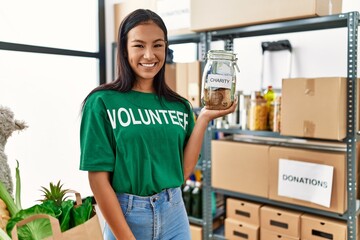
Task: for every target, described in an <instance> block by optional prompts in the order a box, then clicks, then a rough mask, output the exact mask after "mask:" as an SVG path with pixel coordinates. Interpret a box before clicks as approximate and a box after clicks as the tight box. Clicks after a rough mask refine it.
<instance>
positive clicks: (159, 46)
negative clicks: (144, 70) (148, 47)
mask: <svg viewBox="0 0 360 240" xmlns="http://www.w3.org/2000/svg"><path fill="white" fill-rule="evenodd" d="M163 46H164V45H163V44H161V43H159V44H155V46H154V47H156V48H161V47H163Z"/></svg>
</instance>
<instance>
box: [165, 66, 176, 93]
mask: <svg viewBox="0 0 360 240" xmlns="http://www.w3.org/2000/svg"><path fill="white" fill-rule="evenodd" d="M165 82H166V84H167V85H168V86H169V87H170V88H171V90H173V91H175V92H176V64H166V65H165Z"/></svg>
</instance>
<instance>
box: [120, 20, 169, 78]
mask: <svg viewBox="0 0 360 240" xmlns="http://www.w3.org/2000/svg"><path fill="white" fill-rule="evenodd" d="M165 50H166V42H165V37H164V32H163V31H162V30H161V28H159V27H158V26H157V25H156V24H155V23H153V22H152V21H150V22H145V23H142V24H140V25H137V26H136V27H134V28H133V29H131V30H130V31H129V32H128V34H127V58H128V61H129V64H130V66H131V68H132V69H133V71H134V73H135V76H136V82H137V83H140V82H142V81H146V80H149V81H152V80H153V79H154V77H155V75H156V74H157V73H158V72H159V71H160V69H161V68H162V67H163V65H164V63H165V57H166V56H165Z"/></svg>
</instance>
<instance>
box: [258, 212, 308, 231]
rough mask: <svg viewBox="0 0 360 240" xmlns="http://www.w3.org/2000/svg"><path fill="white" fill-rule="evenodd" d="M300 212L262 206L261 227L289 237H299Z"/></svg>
mask: <svg viewBox="0 0 360 240" xmlns="http://www.w3.org/2000/svg"><path fill="white" fill-rule="evenodd" d="M301 214H302V213H301V212H298V211H292V210H286V209H282V208H276V207H271V206H262V207H261V208H260V217H261V224H260V226H261V229H263V228H265V229H267V230H270V231H273V232H277V233H280V234H284V235H287V236H291V237H297V238H299V237H300V216H301Z"/></svg>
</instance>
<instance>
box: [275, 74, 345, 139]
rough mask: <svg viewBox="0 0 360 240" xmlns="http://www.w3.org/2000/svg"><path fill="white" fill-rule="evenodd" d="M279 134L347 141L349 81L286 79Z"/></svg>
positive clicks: (283, 83) (335, 78)
mask: <svg viewBox="0 0 360 240" xmlns="http://www.w3.org/2000/svg"><path fill="white" fill-rule="evenodd" d="M280 134H281V135H289V136H299V137H307V138H321V139H334V140H341V139H344V138H345V137H346V78H341V77H323V78H291V79H283V81H282V99H281V131H280Z"/></svg>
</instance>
